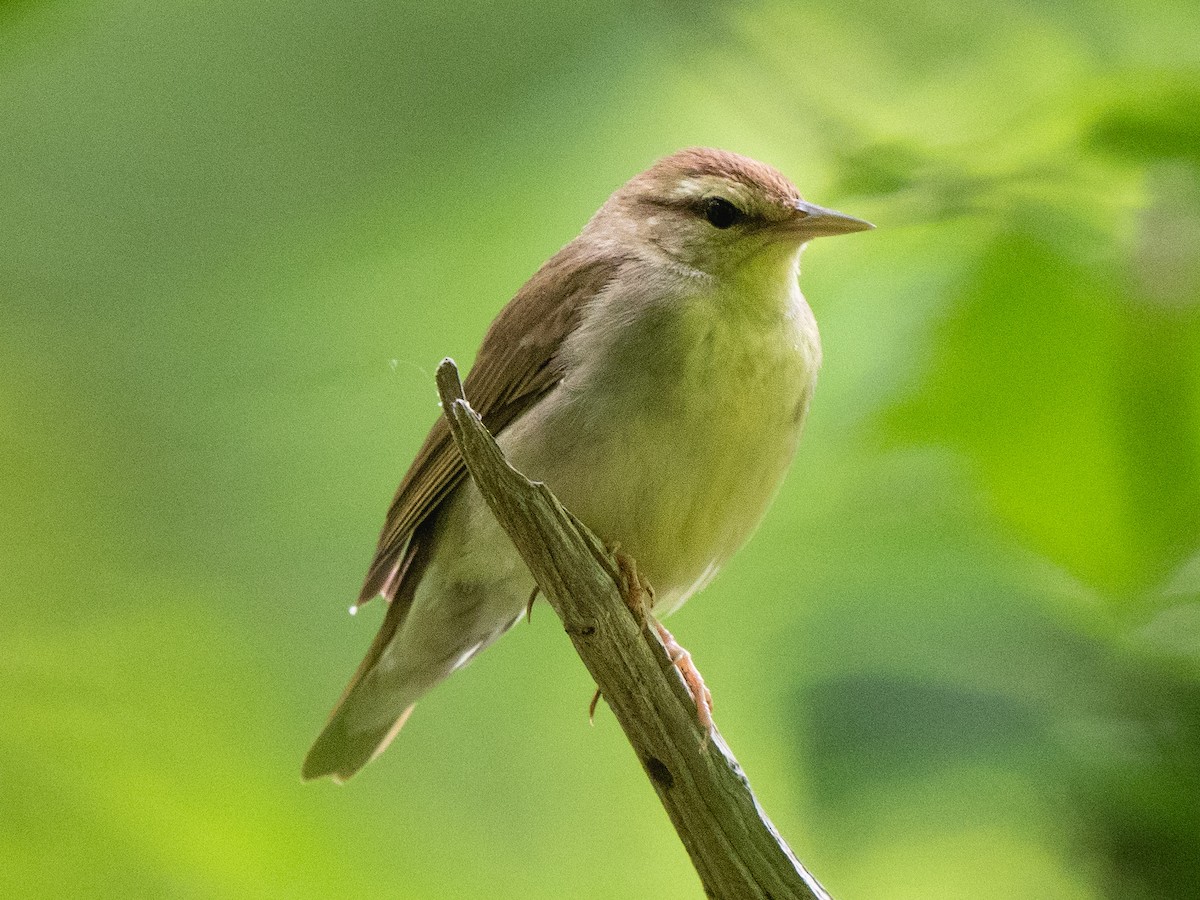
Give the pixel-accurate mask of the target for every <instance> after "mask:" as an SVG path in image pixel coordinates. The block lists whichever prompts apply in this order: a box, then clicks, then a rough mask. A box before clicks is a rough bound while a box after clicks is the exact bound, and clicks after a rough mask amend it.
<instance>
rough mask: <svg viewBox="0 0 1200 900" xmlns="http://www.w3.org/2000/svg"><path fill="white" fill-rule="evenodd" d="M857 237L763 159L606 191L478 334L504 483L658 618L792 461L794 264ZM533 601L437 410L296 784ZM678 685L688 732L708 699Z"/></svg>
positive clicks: (388, 735)
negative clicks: (539, 486) (818, 243)
mask: <svg viewBox="0 0 1200 900" xmlns="http://www.w3.org/2000/svg"><path fill="white" fill-rule="evenodd" d="M873 227H874V226H873V225H871V224H870V223H868V222H866V221H864V220H862V219H858V218H855V217H853V216H849V215H846V214H844V213H840V212H837V211H835V210H832V209H827V208H824V207H821V206H817V205H815V204H812V203H809V202H808V201H806V200H805V199H803V198H802V197H801V195H800V193H799V192H798V191H797V189H796V188H795V186H794V185H793V184H792V182H791V181H789V180H788V179H787V178H786V177H785V176H784V175H782V174H781V173H780V172H779V171H778V170H777V169H775V168H773V167H771V166H769V165H767V164H765V163H761V162H758V161H756V160H753V159H751V158H749V157H746V156H742V155H739V154H736V153H731V152H727V151H724V150H715V149H710V148H689V149H685V150H681V151H678V152H676V153H673V154H671V155H669V156H666V157H664V158H662V159H660V160H658V161H657V162H656V163H654V165H652V166H651V167H650V168H649V169H647V170H645V171H644V172H642V173H641V174H639V175H636V176H635V177H633V178H632V179H630V180H629V181H628V182H627V183H625V184H624V185H623V186H622V187H620V188H618V189H617V190H616V191H615V192H614V193H613V194H612V195H611V196H610V197H609V199H608V200H607V201H606V202H605V203H604V204H603V205H602V206H601V207H600V209H599V210H598V211H597V212H596V213H595V214H594V215H593V216H592V217H591V219H590V220H588V222H587V223H586V224H585V226H584V227H583V229H582V231H581V232H580V233H579V235H578V236H577V237H575V238H574V240H572V241H571V242H570V243H568V244H566V246H564V247H563V248H562V249H561V250H559V252H558V253H557V254H555V255H554V256H553V257H551V258H550V260H549V261H547V262H546V263H545V264H544V265H543V266H542V267H541V268H540V269H539V270H538V271H537V272H536V273H535V274H534V275H533V276H532V277H531V278H530V279H529V281H528V282H526V283H525V285H524V286H523V287H521V289H520V290H519V291H518V292H517V293H516V295H515V296H514V297H513V298H512V300H510V301H509V303H508V304H507V305H506V306H505V307H504V308H503V309H502V310H501V312H500V313H499V315H498V316H497V317H496V319H495V320H494V321H493V323H492V325H491V327H490V328H489V329H488V331H487V333H486V336H485V337H484V340H483V343H482V345H481V347H480V349H479V352H478V354H477V356H476V360H475V363H474V365H473V366H472V368H471V370H470V372H469V374H468V377H467V379H466V381H465V384H464V389H465V393H466V397H467V399H468V401H469V402H470V403H471V404H472V406H473V407H474V408H475V409H476V411H477V412H478V413H479V414H480V415H481V417H482V419H483V423H484V424H485V425H486V426H487V427H488V429H489V430H490V431H491V432H492V434H493V435H494V436H495V437H496V439H497V442H498V443H499V445H500V447H501V449H502V450H503V451H504V453H505V454H506V456H507V457H508V459H509V461H510V462H511V463H512V464H513V465H514V466H515V467H516V468H517V469H518V470H519V471H521V472H522V473H523V474H524V475H526V476H527V477H529V478H532V479H536V480H538V481H542V482H544V483H545V484H546V485H547V486H548V487H549V488H550V490H551V491H552V492H554V493H555V494H556V495H557V497H558V498H559V500H560V501H561V502H562V503H563V505H564V506H565V507H566V508H567V509H568V510H570V511H571V512H572V513H573V514H574V515H575V516H576V517H577V518H578V519H579V520H580V521H582V522H583V523H584V524H585V525H586V526H588V528H590V529H591V530H592V531H593V532H594V533H595V534H596V535H598V536H599V537H600V538H601V539H602V540H603V541H605V542H606V543H607V544H608V545H609V546H610V547H614V548H618V549H619V552H620V554H621V557H622V559H625V560H628V561H630V562H631V563H633V564H634V565H635V566H636V572H637V574H638V576H639V579H641V580H642V581H644V582H646V583H648V585H650V586H652V593H651V594H648V595H647V596H649V597H650V598H651V599H649V600H647V601H646V602H647V603H648V604H649V606H650V612H651V614H652V617H653V619H654V621H655V623H656V624H657V622H658V619H660V618H661V617H663V616H666V615H669V614H670V613H672V612H674V611H675V610H677V609H678V608H679V607H680V606H681V605H682V604H683V603H684V601H686V600H687V599H688V598H689V597H691V596H692V595H693V594H695V593H696V592H697V591H699V590H700V589H701V588H703V587H704V586H705V585H706V584H707V583H708V582H709V581H710V580H711V579H712V578H713V576H714V575H716V573H717V571H718V570H719V569H720V568H721V566H722V565H723V564H724V563H725V562H726V561H727V560H728V559H729V558H730V557H731V556H732V555H733V554H734V552H735V551H737V550H738V549H739V548H740V547H741V546H742V545H743V544H745V542H746V541H747V540H748V539H749V538H750V536H751V533H752V532H753V531H754V530H755V528H756V527H757V525H758V523H759V522H760V521H761V519H762V518H763V516H764V514H765V513H766V510H767V508H768V506H769V505H770V503H771V501H772V499H773V498H774V495H775V494H776V493H777V491H778V488H779V486H780V484H781V482H782V479H783V477H784V474H785V473H786V471H787V469H788V468H789V466H790V464H791V461H792V458H793V456H794V453H795V450H796V446H797V443H798V441H799V439H800V435H801V432H802V430H803V427H804V422H805V419H806V417H807V414H808V410H809V406H810V403H811V400H812V397H813V390H814V387H815V385H816V379H817V373H818V370H819V369H820V367H821V360H822V353H821V342H820V336H819V333H818V329H817V323H816V320H815V318H814V316H813V313H812V310H811V309H810V307H809V306H808V303H807V302H806V301H805V298H804V296H803V294H802V293H801V291H800V287H799V283H798V278H799V271H800V255H801V251H802V249H803V248H804V246H805V245H806V244H807V243H808V242H809V241H810V240H812V239H813V238H816V237H823V236H832V235H841V234H849V233H852V232H857V231H863V230H867V229H870V228H873ZM533 592H534V582H533V578H532V576H531V575H530V574H529V572H528V570H527V569H526V568H525V566H524V564H523V563H522V561H521V559H520V558H519V556H518V555H517V553H516V550H515V549H514V547H513V545H512V543H511V541H510V540H509V538H508V537H507V535H506V534H505V533H504V532H503V531H502V530H501V528H500V526H499V524H498V523H497V522H496V519H495V518H494V516H493V514H492V513H491V511H490V509H489V508H488V507H487V505H486V503H485V501H484V499H483V497H482V496H481V494H480V492H479V490H478V488H477V487H476V486H475V485H474V483H473V482H472V481H471V479H470V478H469V477H468V476H467V475H466V471H465V468H464V465H463V462H462V458H461V456H460V455H459V453H458V451H457V449H456V447H455V445H454V442H453V439H452V435H451V433H450V430H449V427H448V424H447V422H446V421H445V419H444V417H440V416H439V418H438V419H437V421H436V422H435V423H434V425H433V427H432V429H431V430H430V432H429V434H428V436H427V438H426V439H425V442H424V443H423V444H422V445H421V448H420V450H419V451H418V452H417V455H416V458H415V460H414V461H413V462H412V465H411V467H410V468H409V469H408V472H407V474H406V475H405V476H404V478H403V480H402V481H401V483H400V486H399V489H398V490H397V492H396V494H395V498H394V499H393V501H392V503H391V506H390V508H389V509H388V513H387V517H386V521H385V524H384V526H383V530H382V532H381V534H380V537H379V541H378V545H377V547H376V550H375V555H374V558H373V561H372V562H371V565H370V567H369V569H368V572H367V575H366V578H365V581H364V583H363V587H362V590H361V593H360V595H359V598H358V601H357V603H356V607H357V605H359V604H362V603H365V602H367V601H368V600H370V599H372V598H373V597H377V596H382V597H383V598H384V599H385V600H386V602H387V611H386V614H385V616H384V619H383V623H382V625H381V627H380V630H379V632H378V634H377V636H376V638H375V640H374V642H373V643H372V644H371V646H370V648H369V649H368V651H367V653H366V656H365V658H364V659H363V660H362V663H361V664H360V665H359V667H358V670H357V671H356V672H355V673H354V675H353V677H352V678H351V679H350V682H349V684H348V685H347V686H346V688H345V690H344V691H343V693H342V695H341V698H340V700H339V701H338V703H337V705H336V706H335V707H334V710H333V712H332V713H331V715H330V717H329V719H328V722H327V724H326V725H325V727H324V729H323V730H322V731H321V733H320V735H319V736H318V737H317V739H316V741H315V743H314V744H313V745H312V748H311V749H310V751H309V753H308V755H307V757H306V758H305V760H304V764H303V767H302V776H303V777H304V779H306V780H309V779H314V778H319V777H323V776H330V777H331V778H332V779H333V780H334V781H336V782H338V783H341V782H344V781H345V780H346V779H348V778H350V777H351V776H352V775H354V774H355V773H356V772H357V771H359V770H360V769H361V768H362V767H363V766H364V765H365V764H366V763H368V762H369V761H371V760H372V759H374V758H375V757H377V756H378V755H379V754H380V753H382V752H383V750H384V749H385V748H386V747H387V746H388V744H389V743H390V742H391V741H392V739H393V738H394V737H395V736H396V734H397V733H398V732H399V730H400V728H401V727H402V726H403V725H404V723H405V721H406V720H407V719H408V717H409V714H410V713H411V712H412V709H413V706H414V704H415V703H416V702H417V701H418V700H419V699H420V698H421V697H423V696H424V695H425V694H426V693H427V692H428V691H429V690H430V689H431V688H433V687H434V686H435V685H436V684H438V683H439V682H441V681H442V680H444V679H445V678H447V677H448V676H449V675H450V674H451V673H453V672H454V671H456V670H457V669H460V668H462V667H463V666H464V665H466V664H467V663H468V662H469V661H470V660H471V659H472V658H474V657H475V656H476V655H478V654H479V653H480V652H481V651H483V650H484V649H486V648H487V647H488V646H489V645H491V644H492V643H493V642H494V641H496V639H497V638H499V637H500V636H501V635H503V634H504V633H505V632H506V631H507V630H508V629H509V628H511V627H512V626H513V625H514V624H515V623H516V622H517V621H518V620H520V619H521V618H522V617H523V616H525V615H526V614H527V612H528V610H529V609H530V608H531V607H532V597H533V595H534V593H533ZM352 609H353V608H352ZM660 634H663V635H664V640H665V639H666V638H669V637H670V634H669V632H666V630H665V629H661V630H660ZM672 643H674V642H673V639H672ZM675 647H676V648H678V645H675ZM669 649H670V647H669ZM681 657H686V653H683V652H682V651H681V649H680V650H678V652H672V658H674V659H676V661H677V664H679V663H681V662H686V660H681ZM684 674H685V676H686V675H687V674H688V673H687V672H684ZM688 686H689V689H691V690H692V692H693V695H694V699H696V700H697V707H698V714H699V715H701V717H702V718H703V707H704V705H705V703H704V701H702V700H701V699H700V698H698V697H695V694H696V690H697V687H700V689H701V690H705V692H706V689H704V688H703V687H702V682H700V683H699V685H697V683H696V682H695V681H692V680H688ZM709 702H710V701H709Z"/></svg>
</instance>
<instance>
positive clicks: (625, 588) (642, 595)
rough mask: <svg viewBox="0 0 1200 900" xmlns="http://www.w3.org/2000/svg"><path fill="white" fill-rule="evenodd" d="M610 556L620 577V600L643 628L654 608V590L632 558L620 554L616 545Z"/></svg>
mask: <svg viewBox="0 0 1200 900" xmlns="http://www.w3.org/2000/svg"><path fill="white" fill-rule="evenodd" d="M612 555H613V559H614V560H615V561H616V563H617V572H618V573H619V574H620V576H621V584H620V585H619V586H620V588H621V599H622V600H624V601H625V605H626V606H628V607H629V611H630V612H632V613H633V617H634V618H635V619H637V622H638V624H639V625H642V626H644V625H646V623H647V621H648V620H649V618H650V608H651V607H652V606H654V588H653V587H651V585H650V582H649V581H647V580H646V579H645V577H644V576H643V575H642V574H641V573H640V572H639V571H638V567H637V563H636V562H634V561H633V557H632V556H628V555H626V554H624V553H622V552H621V551H620V550H619V549H618V548H617V545H616V544H614V545H613V548H612Z"/></svg>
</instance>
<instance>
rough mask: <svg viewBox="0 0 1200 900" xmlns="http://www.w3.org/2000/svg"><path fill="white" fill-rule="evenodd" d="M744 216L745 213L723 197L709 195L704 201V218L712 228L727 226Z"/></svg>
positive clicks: (734, 223)
mask: <svg viewBox="0 0 1200 900" xmlns="http://www.w3.org/2000/svg"><path fill="white" fill-rule="evenodd" d="M744 216H745V213H743V212H742V211H741V210H740V209H738V208H737V207H736V206H734V205H733V204H732V203H730V202H729V201H728V200H726V199H725V198H724V197H709V198H708V199H707V200H706V201H704V218H705V219H706V220H707V221H708V224H709V225H711V226H712V227H713V228H729V227H731V226H733V225H736V224H737V223H738V222H740V221H741V220H742V219H743V217H744Z"/></svg>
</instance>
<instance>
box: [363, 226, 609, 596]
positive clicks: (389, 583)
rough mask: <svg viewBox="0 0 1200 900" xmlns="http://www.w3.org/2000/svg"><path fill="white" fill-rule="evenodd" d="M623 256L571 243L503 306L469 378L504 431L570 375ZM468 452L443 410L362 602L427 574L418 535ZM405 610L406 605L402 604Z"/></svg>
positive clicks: (404, 490) (487, 419)
mask: <svg viewBox="0 0 1200 900" xmlns="http://www.w3.org/2000/svg"><path fill="white" fill-rule="evenodd" d="M622 262H623V260H622V259H620V258H617V257H614V256H611V255H600V254H598V253H596V252H595V251H592V250H589V249H587V248H586V247H584V246H583V245H581V244H580V243H579V242H574V243H571V244H568V245H567V246H566V247H564V248H563V249H562V250H561V251H559V253H558V254H557V255H555V256H554V257H553V258H552V259H551V260H550V261H549V262H547V263H546V264H545V265H544V266H542V268H541V269H539V270H538V272H537V273H536V274H535V275H534V276H533V277H532V278H531V279H529V281H528V282H526V283H525V286H524V287H522V288H521V290H520V291H518V292H517V295H516V296H515V297H513V299H512V300H511V301H510V302H509V303H508V305H507V306H505V307H504V309H503V310H501V312H500V315H498V316H497V317H496V320H495V321H494V322H493V323H492V325H491V328H489V329H488V333H487V335H486V337H485V338H484V340H483V344H482V346H481V347H480V348H479V354H478V356H477V357H476V360H475V365H474V366H472V368H471V373H470V375H469V376H468V377H467V380H466V382H465V384H464V385H463V389H464V392H465V393H466V396H467V399H468V400H469V401H470V403H471V405H472V406H473V407H474V408H475V410H476V411H477V412H478V413H479V414H480V416H481V417H482V418H483V422H484V424H485V425H486V426H487V427H488V429H489V430H490V431H491V432H492V434H498V433H499V432H500V431H502V430H503V429H504V427H505V426H507V425H508V424H509V423H510V422H512V421H513V420H514V419H516V418H517V417H518V416H519V415H521V413H523V412H524V411H525V410H526V409H528V408H529V407H530V406H531V405H532V404H533V403H535V402H536V401H537V399H538V398H539V397H541V396H542V395H543V394H545V393H546V392H547V391H549V390H550V389H551V388H553V387H554V385H556V384H557V383H558V381H559V379H560V378H561V377H562V370H561V366H560V361H559V359H558V351H559V348H560V347H561V345H562V342H563V339H564V338H565V337H566V336H567V335H568V334H569V333H570V332H571V331H572V329H574V327H575V326H576V324H578V321H579V315H580V312H581V311H582V309H583V308H584V307H585V306H586V304H587V302H588V301H589V300H590V299H591V298H592V297H594V296H596V295H597V294H598V293H600V292H601V291H602V290H603V289H604V288H605V286H606V285H607V284H608V283H609V282H610V281H611V280H612V278H613V276H614V275H615V273H616V271H617V270H618V269H619V268H620V266H621V264H622ZM464 474H465V470H464V468H463V462H462V458H461V457H460V456H459V454H458V448H457V447H455V445H454V440H453V438H452V437H451V435H450V429H449V427H448V426H447V424H446V420H445V419H444V418H443V417H440V416H439V417H438V420H437V421H436V422H435V423H434V425H433V428H432V429H431V430H430V432H429V436H428V437H427V438H426V439H425V443H424V444H422V445H421V449H420V451H419V452H418V453H417V457H416V459H415V460H414V461H413V464H412V466H411V467H410V468H409V470H408V473H407V474H406V475H405V476H404V480H403V481H401V482H400V487H399V489H398V490H397V491H396V496H395V499H393V500H392V505H391V507H390V508H389V509H388V515H387V521H386V522H385V524H384V526H383V532H382V533H381V534H380V536H379V545H378V547H377V548H376V550H375V558H374V560H373V561H372V563H371V568H370V570H369V571H368V573H367V578H366V581H365V582H364V584H363V588H362V592H361V593H360V595H359V599H358V602H359V603H365V602H366V601H367V600H370V599H371V598H372V597H374V596H376V595H378V594H382V595H383V596H384V597H385V598H387V599H388V600H389V601H391V600H393V599H394V598H396V597H397V596H404V595H405V594H406V593H407V594H411V592H402V591H401V590H400V586H401V582H403V581H404V580H406V579H408V578H414V577H419V574H420V573H419V571H418V570H420V569H423V568H424V566H412V565H409V564H408V561H409V560H411V559H412V557H413V556H414V555H415V550H414V548H410V547H409V544H410V543H413V542H412V541H410V538H412V537H413V536H414V533H415V532H416V531H417V530H418V527H419V526H420V525H421V524H422V523H423V522H425V521H426V520H427V519H429V518H430V517H431V516H432V515H433V514H434V513H435V512H436V510H437V508H438V506H439V505H440V504H441V503H442V501H443V500H445V499H446V497H447V496H448V495H449V493H450V492H451V491H452V490H453V489H454V488H455V486H456V485H457V484H458V483H459V481H461V480H462V478H463V476H464ZM396 612H397V613H400V611H399V610H397V611H396Z"/></svg>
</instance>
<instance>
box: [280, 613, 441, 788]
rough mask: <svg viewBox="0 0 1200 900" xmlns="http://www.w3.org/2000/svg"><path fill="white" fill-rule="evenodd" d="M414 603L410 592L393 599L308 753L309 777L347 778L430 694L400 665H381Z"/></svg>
mask: <svg viewBox="0 0 1200 900" xmlns="http://www.w3.org/2000/svg"><path fill="white" fill-rule="evenodd" d="M411 602H412V595H411V591H408V592H405V593H404V594H403V595H401V596H397V597H396V598H395V599H394V600H393V601H392V602H391V604H389V606H388V611H387V615H386V616H385V617H384V619H383V624H382V626H381V627H380V629H379V633H378V634H377V635H376V636H375V640H374V642H373V643H372V644H371V647H370V649H368V650H367V655H366V656H365V657H364V658H363V661H362V662H361V663H360V664H359V666H358V671H356V672H355V673H354V677H353V678H351V679H350V683H349V684H348V685H346V689H345V690H344V691H343V692H342V696H341V698H340V699H339V700H338V702H337V705H336V706H335V707H334V708H333V712H332V713H331V714H330V716H329V721H328V722H327V723H326V725H325V728H324V729H323V730H322V731H321V733H320V734H319V735H317V739H316V741H315V742H314V743H313V745H312V748H311V749H310V750H309V751H308V755H307V756H306V757H305V758H304V766H303V767H302V768H301V770H300V774H301V775H302V777H303V778H304V780H305V781H309V780H311V779H313V778H322V777H324V776H326V775H328V776H330V777H331V778H333V780H334V781H336V782H337V783H338V784H341V783H342V782H344V781H345V780H346V779H348V778H349V777H350V776H351V775H353V774H354V773H355V772H357V771H358V770H359V769H361V768H362V767H363V766H365V765H366V764H367V763H369V762H370V761H371V760H373V759H374V758H375V757H376V756H378V755H379V754H380V753H382V752H383V751H384V750H386V749H387V745H388V744H390V743H391V742H392V739H393V738H395V737H396V735H397V734H398V733H399V732H400V729H401V728H402V727H403V726H404V723H405V721H407V720H408V716H409V714H410V713H411V712H412V710H413V705H414V704H415V702H416V700H417V697H418V696H420V694H421V693H424V692H423V691H414V690H413V689H412V685H409V684H407V683H406V681H405V679H404V678H403V677H402V676H401V675H400V673H399V672H397V671H396V670H394V669H390V670H389V669H388V668H387V667H386V666H381V665H380V661H381V660H382V659H383V656H384V653H385V651H386V650H387V649H388V647H389V646H390V645H391V643H392V641H393V640H395V639H396V636H397V633H398V632H399V630H400V628H401V626H402V624H403V623H404V620H405V619H406V618H407V615H408V611H409V607H410V606H411Z"/></svg>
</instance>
